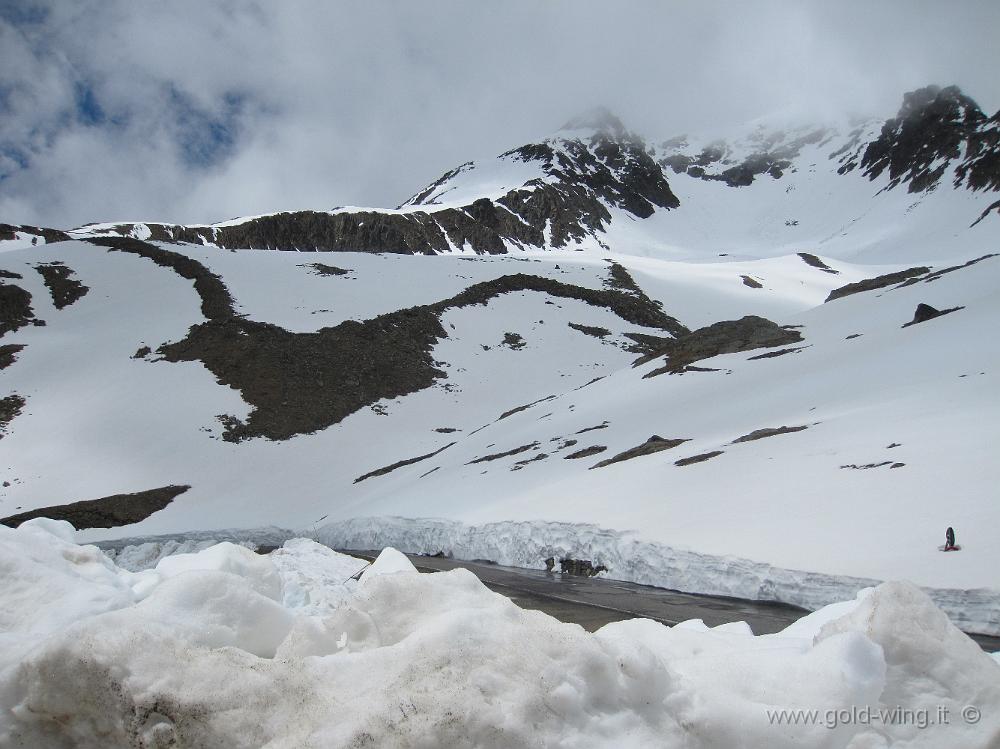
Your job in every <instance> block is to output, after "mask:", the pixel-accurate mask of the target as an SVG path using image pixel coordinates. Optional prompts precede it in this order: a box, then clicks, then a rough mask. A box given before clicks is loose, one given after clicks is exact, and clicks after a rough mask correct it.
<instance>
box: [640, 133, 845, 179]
mask: <svg viewBox="0 0 1000 749" xmlns="http://www.w3.org/2000/svg"><path fill="white" fill-rule="evenodd" d="M828 135H829V133H828V131H827V130H826V129H824V128H804V129H801V130H798V131H795V132H790V133H786V132H784V131H781V130H777V131H773V132H768V131H765V130H764V129H758V130H756V131H755V132H754V133H752V134H751V136H750V137H749V139H748V142H747V143H746V144H745V146H746V147H748V148H749V151H750V152H749V153H748V154H747V155H745V156H742V157H737V156H735V155H734V154H735V149H734V148H733V147H732V146H731V145H730V144H729V143H727V142H726V141H724V140H718V141H714V142H712V143H709V144H708V145H706V146H704V147H703V148H702V149H701V150H700V151H698V152H697V153H696V152H695V151H693V150H692V149H691V148H690V146H689V144H688V141H687V138H686V137H684V136H680V137H677V138H671V139H670V140H667V141H664V142H663V143H661V144H660V146H659V152H660V153H661V154H662V155H661V156H660V159H659V163H660V164H661V165H662V166H663V167H664V168H668V169H671V170H672V171H673V172H674V173H676V174H682V173H687V175H688V176H691V177H695V178H697V179H702V180H711V181H718V182H725V183H726V184H727V185H729V186H730V187H746V186H748V185H751V184H753V182H754V179H755V178H757V177H761V176H763V175H765V174H766V175H768V176H769V177H771V178H772V179H781V178H782V177H783V176H784V173H785V171H787V170H788V169H791V168H793V167H794V160H795V158H796V157H797V156H798V155H799V153H800V152H801V151H802V149H803V148H804V147H805V146H807V145H811V144H814V143H821V142H823V141H824V140H825V139H826V138H827V137H828ZM744 152H745V151H744Z"/></svg>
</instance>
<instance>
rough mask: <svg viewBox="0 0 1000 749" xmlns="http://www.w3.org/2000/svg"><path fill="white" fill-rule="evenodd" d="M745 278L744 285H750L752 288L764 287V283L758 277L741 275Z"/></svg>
mask: <svg viewBox="0 0 1000 749" xmlns="http://www.w3.org/2000/svg"><path fill="white" fill-rule="evenodd" d="M740 278H741V279H743V285H744V286H749V287H750V288H751V289H763V288H764V284H762V283H761V282H760V281H758V280H757V279H756V278H751V277H750V276H740Z"/></svg>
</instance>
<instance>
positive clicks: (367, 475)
mask: <svg viewBox="0 0 1000 749" xmlns="http://www.w3.org/2000/svg"><path fill="white" fill-rule="evenodd" d="M454 444H455V443H454V442H449V443H448V444H447V445H445V446H444V447H440V448H438V449H437V450H435V451H434V452H430V453H427V454H426V455H418V456H417V457H415V458H407V459H405V460H398V461H396V462H395V463H393V464H391V465H387V466H385V467H384V468H376V469H375V470H374V471H369V472H368V473H365V474H362V475H360V476H358V477H357V478H356V479H354V483H355V484H357V483H359V482H361V481H364V480H365V479H371V478H375V477H376V476H385V475H386V474H387V473H392V472H393V471H395V470H396V469H397V468H403V467H404V466H411V465H413V464H414V463H419V462H420V461H422V460H427V459H428V458H433V457H434V456H435V455H438V454H439V453H442V452H444V451H445V450H447V449H448V448H449V447H451V446H452V445H454Z"/></svg>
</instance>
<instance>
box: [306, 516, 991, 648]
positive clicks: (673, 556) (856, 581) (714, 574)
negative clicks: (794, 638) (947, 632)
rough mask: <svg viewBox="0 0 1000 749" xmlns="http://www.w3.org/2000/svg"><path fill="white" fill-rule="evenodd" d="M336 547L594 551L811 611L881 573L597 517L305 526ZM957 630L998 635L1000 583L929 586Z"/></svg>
mask: <svg viewBox="0 0 1000 749" xmlns="http://www.w3.org/2000/svg"><path fill="white" fill-rule="evenodd" d="M303 535H306V536H309V537H311V538H313V539H315V540H316V541H319V542H320V543H323V544H325V545H327V546H330V547H331V548H334V549H381V548H384V547H386V546H392V547H395V548H397V549H401V550H403V551H406V552H408V553H413V554H436V553H438V552H441V551H443V552H445V553H446V554H451V555H452V556H453V557H455V558H456V559H489V560H491V561H494V562H496V563H497V564H502V565H506V566H511V567H527V568H529V569H544V567H545V564H544V560H545V559H547V558H548V557H553V558H555V559H560V558H566V557H571V558H574V559H589V560H591V561H592V562H593V563H594V564H595V565H596V564H603V565H605V566H606V567H607V568H608V576H609V577H611V578H614V579H617V580H625V581H628V582H634V583H639V584H641V585H655V586H658V587H661V588H669V589H672V590H680V591H684V592H686V593H700V594H705V595H722V596H733V597H736V598H745V599H749V600H755V601H777V602H780V603H788V604H792V605H794V606H802V607H803V608H807V609H810V610H815V609H818V608H821V607H823V606H826V605H828V604H830V603H835V602H837V601H844V600H851V599H853V598H854V597H855V596H856V595H857V593H858V591H859V590H861V589H863V588H869V587H873V586H875V585H878V584H879V582H881V581H879V580H873V579H868V578H861V577H848V576H838V575H828V574H823V573H819V572H803V571H800V570H789V569H783V568H781V567H774V566H772V565H770V564H767V563H765V562H755V561H752V560H749V559H741V558H740V557H732V556H713V555H710V554H699V553H697V552H694V551H685V550H682V549H675V548H673V547H670V546H667V545H665V544H661V543H655V542H651V541H643V540H641V539H640V538H638V537H637V534H636V533H634V532H630V531H614V530H609V529H606V528H600V527H597V526H595V525H589V524H578V523H553V522H544V521H521V522H515V521H505V522H497V523H486V524H483V525H466V524H464V523H460V522H457V521H451V520H442V519H424V518H414V519H411V518H401V517H380V518H353V519H350V520H344V521H339V522H334V523H329V524H327V525H324V526H321V527H320V528H318V529H315V530H312V531H304V532H303ZM924 590H925V592H926V593H927V594H928V595H929V596H930V597H931V598H932V599H933V600H934V602H935V603H936V604H937V605H938V606H939V607H940V608H941V609H943V610H944V611H945V612H946V613H947V614H948V616H949V617H950V618H951V620H952V622H954V623H955V625H956V626H958V627H959V629H962V630H964V631H966V632H974V633H978V634H988V635H1000V591H996V590H991V589H987V588H981V589H975V590H958V589H951V588H924Z"/></svg>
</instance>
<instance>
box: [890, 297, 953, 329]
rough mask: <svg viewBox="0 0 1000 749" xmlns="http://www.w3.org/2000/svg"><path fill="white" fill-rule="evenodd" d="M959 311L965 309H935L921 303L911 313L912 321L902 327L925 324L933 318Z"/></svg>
mask: <svg viewBox="0 0 1000 749" xmlns="http://www.w3.org/2000/svg"><path fill="white" fill-rule="evenodd" d="M960 309H965V307H951V308H950V309H935V308H934V307H932V306H931V305H929V304H924V303H923V302H921V303H920V304H918V305H917V309H916V311H915V312H914V313H913V319H912V320H910V321H909V322H908V323H906V324H905V325H904V326H903V327H904V328H908V327H910V326H911V325H916V324H917V323H921V322H927V321H928V320H933V319H934V318H935V317H941V315H947V314H948V313H949V312H956V311H958V310H960Z"/></svg>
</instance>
